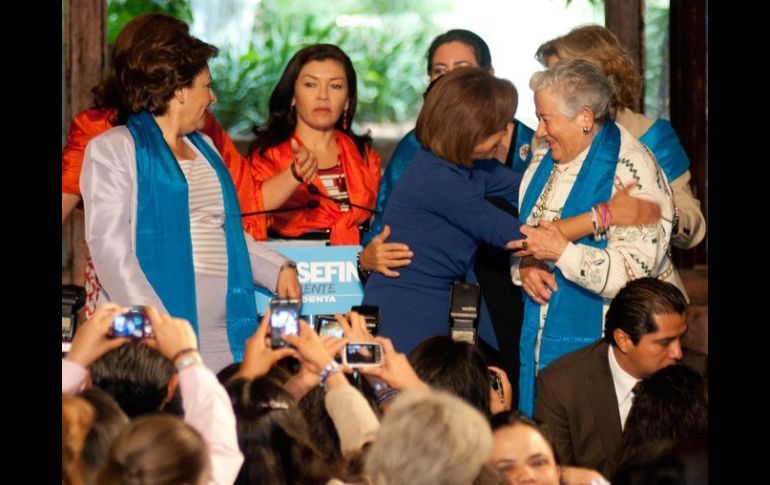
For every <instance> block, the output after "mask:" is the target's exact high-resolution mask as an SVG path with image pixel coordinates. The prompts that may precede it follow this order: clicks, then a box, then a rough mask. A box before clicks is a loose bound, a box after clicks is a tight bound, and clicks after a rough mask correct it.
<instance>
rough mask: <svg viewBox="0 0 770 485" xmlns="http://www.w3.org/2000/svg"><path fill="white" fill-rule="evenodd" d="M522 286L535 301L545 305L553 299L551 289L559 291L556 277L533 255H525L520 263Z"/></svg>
mask: <svg viewBox="0 0 770 485" xmlns="http://www.w3.org/2000/svg"><path fill="white" fill-rule="evenodd" d="M519 275H520V276H521V288H522V289H523V290H524V291H525V292H526V293H527V294H528V295H529V297H530V298H532V299H533V300H534V301H535V303H538V304H540V305H545V304H546V303H548V300H550V299H551V291H558V289H559V287H558V286H557V285H556V277H554V275H553V273H551V272H550V271H548V267H546V265H545V264H544V263H543V262H542V261H538V260H536V259H535V258H533V257H532V256H528V257H525V258H523V259H522V260H521V263H520V264H519Z"/></svg>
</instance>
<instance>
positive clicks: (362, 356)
mask: <svg viewBox="0 0 770 485" xmlns="http://www.w3.org/2000/svg"><path fill="white" fill-rule="evenodd" d="M342 363H343V364H345V365H348V366H350V367H376V366H378V365H382V346H381V345H380V344H378V343H374V342H348V343H347V344H345V351H344V352H343V353H342Z"/></svg>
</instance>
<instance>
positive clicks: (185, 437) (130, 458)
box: [97, 414, 211, 485]
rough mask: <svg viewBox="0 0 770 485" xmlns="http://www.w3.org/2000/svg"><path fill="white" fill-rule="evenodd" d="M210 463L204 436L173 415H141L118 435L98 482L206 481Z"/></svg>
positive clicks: (152, 484) (160, 483)
mask: <svg viewBox="0 0 770 485" xmlns="http://www.w3.org/2000/svg"><path fill="white" fill-rule="evenodd" d="M210 475H211V464H210V461H209V455H208V450H207V447H206V443H205V441H204V440H203V437H201V435H200V434H199V433H198V431H196V430H195V429H194V428H192V427H191V426H189V425H188V424H186V423H185V422H184V421H182V420H181V419H180V418H178V417H176V416H168V415H163V414H156V415H152V416H142V417H140V418H135V419H133V420H131V423H130V424H129V425H128V426H127V427H126V428H125V429H124V430H123V432H121V433H120V435H118V437H117V439H116V440H115V442H114V443H113V445H112V448H111V449H110V454H109V456H108V458H107V462H106V463H105V465H104V467H103V468H102V469H101V470H100V472H99V475H98V477H97V483H100V484H102V483H103V484H107V485H111V484H126V483H142V484H146V485H166V484H168V485H172V484H178V483H189V484H201V483H207V482H208V480H209V479H210Z"/></svg>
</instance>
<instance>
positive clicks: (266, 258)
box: [243, 231, 289, 293]
mask: <svg viewBox="0 0 770 485" xmlns="http://www.w3.org/2000/svg"><path fill="white" fill-rule="evenodd" d="M243 236H244V237H245V238H246V247H247V248H248V251H249V262H250V263H251V274H252V277H253V278H254V283H256V284H257V285H259V286H262V287H265V288H267V289H268V290H270V291H272V292H273V293H275V291H276V287H277V286H278V273H279V272H280V270H281V265H283V263H285V262H286V261H288V260H289V259H288V258H287V257H286V256H284V255H283V254H281V253H279V252H278V251H276V250H275V249H272V248H271V247H270V246H268V245H266V244H262V243H258V242H257V241H255V240H254V238H253V237H251V235H250V234H248V233H247V232H245V231H244V233H243Z"/></svg>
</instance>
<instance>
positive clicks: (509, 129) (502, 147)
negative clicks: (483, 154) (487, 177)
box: [494, 121, 514, 165]
mask: <svg viewBox="0 0 770 485" xmlns="http://www.w3.org/2000/svg"><path fill="white" fill-rule="evenodd" d="M513 128H514V126H513V122H512V121H509V122H508V124H507V125H505V136H503V139H502V140H500V143H498V144H497V148H495V154H494V158H495V159H496V160H497V161H498V162H500V163H502V164H503V165H505V164H506V162H507V161H508V160H507V158H508V151H510V149H511V143H513Z"/></svg>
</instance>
